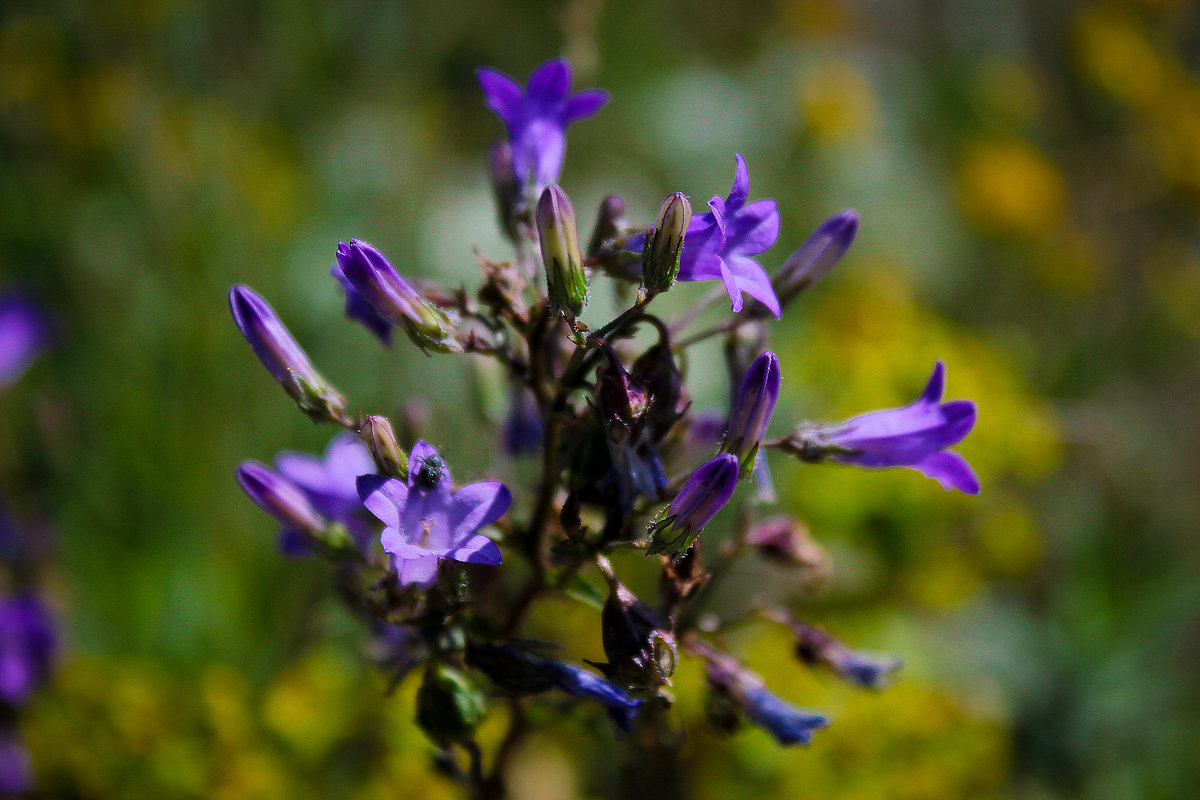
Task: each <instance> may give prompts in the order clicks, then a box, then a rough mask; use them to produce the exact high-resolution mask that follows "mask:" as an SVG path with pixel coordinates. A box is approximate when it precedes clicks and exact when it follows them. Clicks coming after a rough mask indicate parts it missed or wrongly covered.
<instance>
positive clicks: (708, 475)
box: [647, 453, 738, 558]
mask: <svg viewBox="0 0 1200 800" xmlns="http://www.w3.org/2000/svg"><path fill="white" fill-rule="evenodd" d="M737 483H738V460H737V457H736V456H734V455H732V454H730V453H723V454H721V455H719V456H716V457H715V458H713V459H711V460H709V461H706V462H704V463H703V464H701V465H700V466H699V467H697V468H696V471H695V472H693V473H692V474H691V477H689V478H688V479H687V482H686V483H684V484H683V488H682V489H680V490H679V494H678V495H676V496H675V499H674V500H673V501H671V505H670V506H669V507H668V508H667V512H666V517H665V518H663V519H661V520H659V521H658V522H655V523H654V524H653V525H652V526H651V527H650V537H651V541H650V549H649V550H648V551H647V554H649V555H654V554H656V553H666V554H667V555H669V556H671V557H673V558H674V557H678V556H679V555H680V554H681V553H683V552H684V551H685V550H687V549H688V548H689V547H690V546H691V544H692V542H693V541H694V540H695V539H696V537H697V536H699V535H700V531H701V530H703V529H704V526H705V525H707V524H708V523H709V522H710V521H712V518H713V517H715V516H716V515H717V512H718V511H720V510H721V509H722V508H724V507H725V504H726V503H728V502H729V498H731V497H733V490H734V489H736V488H737Z"/></svg>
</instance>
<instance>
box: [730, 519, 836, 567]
mask: <svg viewBox="0 0 1200 800" xmlns="http://www.w3.org/2000/svg"><path fill="white" fill-rule="evenodd" d="M746 544H748V545H750V546H751V547H753V548H755V549H756V550H758V552H759V553H761V554H762V556H763V557H764V558H766V559H767V560H768V561H773V562H775V563H776V564H780V565H782V566H787V567H797V568H799V570H800V572H801V574H802V576H803V577H804V578H805V579H806V582H808V583H814V584H819V583H823V582H824V581H825V580H826V578H828V576H829V557H828V556H827V555H826V553H825V550H824V549H823V548H822V547H821V545H819V544H817V543H816V542H815V541H813V539H812V537H811V536H809V534H808V529H807V528H805V527H804V525H803V524H802V523H801V522H799V521H798V520H795V519H792V518H791V517H785V516H779V517H772V518H771V519H768V520H764V521H762V522H760V523H758V524H757V525H755V526H754V527H753V528H751V529H750V532H749V534H748V535H747V536H746Z"/></svg>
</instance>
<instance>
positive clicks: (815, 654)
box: [783, 616, 900, 689]
mask: <svg viewBox="0 0 1200 800" xmlns="http://www.w3.org/2000/svg"><path fill="white" fill-rule="evenodd" d="M783 621H785V622H786V623H787V625H788V626H789V627H790V628H791V629H792V635H794V636H795V637H796V656H797V657H798V658H799V659H800V660H801V661H803V662H804V663H805V664H808V665H810V666H812V665H816V664H824V665H825V666H826V667H828V668H829V669H831V670H833V671H834V673H836V674H837V675H838V677H840V678H841V679H842V680H844V681H847V682H849V683H852V684H854V685H855V686H860V687H862V688H864V689H882V688H883V687H884V686H885V685H886V684H887V683H888V681H889V680H890V679H891V677H892V674H893V673H895V672H896V670H898V669H900V660H899V659H896V658H876V657H873V656H868V655H865V654H863V653H858V652H855V651H853V650H851V649H850V648H849V647H847V646H846V645H845V644H844V643H843V642H841V641H839V640H838V639H836V638H834V637H833V636H832V635H830V634H829V633H828V632H826V631H824V630H822V629H821V628H818V627H817V626H815V625H809V624H807V623H804V622H801V621H800V620H798V619H794V618H791V617H790V616H788V617H786V618H785V619H784V620H783Z"/></svg>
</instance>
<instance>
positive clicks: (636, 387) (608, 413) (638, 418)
mask: <svg viewBox="0 0 1200 800" xmlns="http://www.w3.org/2000/svg"><path fill="white" fill-rule="evenodd" d="M600 348H601V351H602V352H603V353H604V356H605V360H604V362H603V363H601V365H600V367H599V368H598V369H597V370H596V391H595V402H594V403H593V407H594V409H595V411H596V417H597V419H598V420H599V421H600V424H601V425H603V426H604V430H605V432H606V433H607V434H608V438H609V440H610V441H613V442H616V443H617V444H625V443H627V442H629V441H631V440H632V439H633V438H636V434H637V433H638V431H639V430H640V429H641V425H642V420H643V417H644V416H645V414H646V412H647V411H648V410H649V408H650V395H649V393H648V392H647V391H646V389H645V388H644V387H643V386H641V385H640V384H639V383H638V382H637V381H635V380H634V379H633V377H632V376H631V375H630V374H629V373H628V372H627V371H626V370H625V366H624V365H623V364H622V363H621V359H620V358H619V357H618V356H617V353H616V351H615V350H613V348H612V346H611V345H609V344H608V343H607V342H604V343H602V344H601V345H600Z"/></svg>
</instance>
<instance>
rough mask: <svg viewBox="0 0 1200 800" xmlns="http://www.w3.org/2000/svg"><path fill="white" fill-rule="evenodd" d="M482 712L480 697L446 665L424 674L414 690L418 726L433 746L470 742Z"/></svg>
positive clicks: (476, 690) (482, 702)
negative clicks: (423, 677) (415, 692)
mask: <svg viewBox="0 0 1200 800" xmlns="http://www.w3.org/2000/svg"><path fill="white" fill-rule="evenodd" d="M484 710H485V703H484V699H483V695H482V694H480V692H479V690H478V689H477V688H476V687H475V686H474V685H473V684H472V683H471V680H470V679H469V678H468V677H467V676H466V675H464V674H463V673H462V672H459V671H458V670H457V669H454V668H453V667H449V666H446V665H445V664H435V665H431V666H430V667H429V668H428V669H427V670H425V679H424V680H423V681H421V688H420V689H419V690H417V724H418V725H419V726H421V730H423V731H425V733H426V734H428V736H429V738H430V739H431V740H433V742H434V743H435V744H437V745H439V746H441V747H448V746H449V745H451V744H453V743H455V742H465V741H468V740H470V739H471V737H472V736H473V735H474V733H475V726H476V725H477V724H479V721H480V720H481V719H483V714H484Z"/></svg>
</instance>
